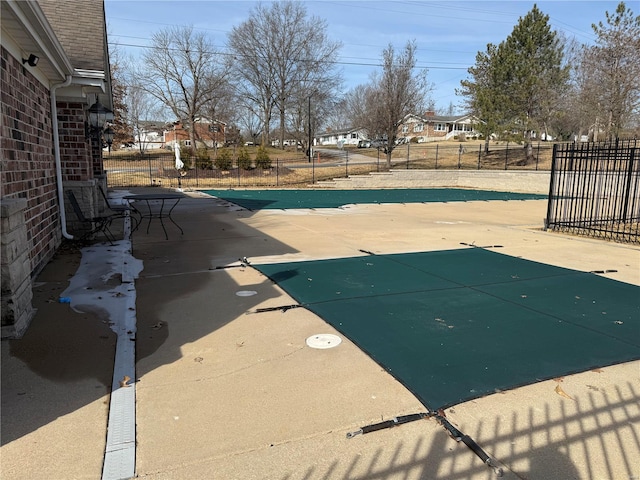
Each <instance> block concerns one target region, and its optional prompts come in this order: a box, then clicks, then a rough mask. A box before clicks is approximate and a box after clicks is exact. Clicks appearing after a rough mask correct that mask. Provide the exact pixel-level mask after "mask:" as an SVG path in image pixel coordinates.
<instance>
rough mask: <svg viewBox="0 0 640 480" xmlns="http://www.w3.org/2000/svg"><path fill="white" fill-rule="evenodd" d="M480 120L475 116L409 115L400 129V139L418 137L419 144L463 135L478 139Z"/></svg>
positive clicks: (427, 113) (431, 113)
mask: <svg viewBox="0 0 640 480" xmlns="http://www.w3.org/2000/svg"><path fill="white" fill-rule="evenodd" d="M479 122H480V120H479V119H478V118H476V117H474V116H473V115H453V116H442V115H436V114H435V112H426V113H425V114H424V115H416V114H410V115H407V116H406V117H405V118H404V119H403V121H402V124H401V125H400V127H399V128H398V138H401V137H404V138H407V139H411V138H414V137H418V142H420V143H422V142H434V141H437V140H449V139H451V138H454V137H456V136H460V135H461V134H463V133H464V134H465V135H466V136H467V137H476V136H478V135H479V132H478V131H477V130H476V129H475V125H477V124H478V123H479Z"/></svg>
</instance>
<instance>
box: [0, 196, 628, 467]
mask: <svg viewBox="0 0 640 480" xmlns="http://www.w3.org/2000/svg"><path fill="white" fill-rule="evenodd" d="M328 194H330V192H328ZM545 210H546V201H517V202H471V203H456V204H454V203H451V204H416V205H371V206H365V205H359V206H352V207H347V208H342V209H327V210H304V211H302V210H298V211H273V210H270V211H257V212H248V211H245V210H241V209H239V208H237V207H234V206H233V205H229V204H227V203H225V202H222V201H218V200H216V199H212V198H210V197H204V196H202V195H201V194H198V193H197V192H192V193H188V198H186V199H184V200H183V201H181V202H180V204H179V205H178V207H177V208H176V210H175V211H174V214H175V218H176V221H177V222H178V223H179V224H180V226H181V227H182V228H183V229H184V235H181V234H180V232H179V231H178V230H177V229H176V228H174V227H173V226H172V225H169V226H167V231H168V233H169V240H165V238H164V233H163V232H162V229H161V228H159V225H155V224H154V225H152V226H151V229H150V233H149V234H146V233H145V231H144V230H139V231H137V232H135V233H134V235H133V256H134V257H135V258H137V259H140V260H142V262H143V266H144V269H143V270H142V272H141V273H140V276H139V278H138V279H137V280H136V281H135V289H136V296H137V302H136V307H135V308H136V320H137V337H136V342H135V343H136V358H137V365H136V369H137V371H136V376H137V379H136V380H137V381H136V384H135V388H136V426H137V431H136V439H137V445H136V475H137V476H138V477H139V478H149V479H182V478H189V479H209V478H216V479H252V478H256V479H257V478H260V479H290V480H293V479H334V478H335V479H346V478H349V479H356V478H359V479H396V478H397V479H401V478H402V479H439V478H441V479H463V478H464V479H488V478H495V475H494V472H493V471H492V470H491V469H490V468H488V467H487V466H486V465H484V464H483V463H482V462H481V461H480V459H479V458H478V457H477V456H476V455H474V454H473V453H472V452H471V451H470V450H469V449H468V448H467V447H466V446H465V445H463V444H462V443H456V441H455V440H453V439H451V438H450V437H449V436H448V435H447V433H446V432H445V430H444V429H443V428H442V427H441V426H440V425H438V424H437V423H436V422H435V421H434V420H429V419H425V420H420V421H417V422H413V423H410V424H406V425H403V426H399V427H396V428H392V429H388V430H382V431H379V432H373V433H370V434H367V435H361V436H356V437H354V438H353V439H347V438H346V433H347V432H351V431H354V430H357V429H358V428H360V427H362V426H364V425H368V424H372V423H376V422H380V421H381V420H388V419H390V418H393V417H395V416H398V415H404V414H410V413H416V412H424V411H425V408H424V406H422V405H421V404H420V403H419V402H418V401H417V400H416V399H415V397H413V395H411V394H410V393H409V392H408V391H407V390H406V389H405V388H404V387H403V386H402V385H401V384H399V383H398V382H397V381H395V380H394V379H393V378H392V377H391V376H390V375H389V374H388V373H387V372H385V371H384V370H383V369H381V368H380V367H379V366H378V365H377V364H375V362H373V361H372V360H371V359H370V358H369V357H368V356H367V355H366V354H365V353H363V352H362V351H360V350H359V349H358V348H356V347H355V346H354V345H353V344H352V343H351V342H349V341H348V340H347V339H344V338H343V342H342V343H341V344H340V345H339V346H338V347H336V348H332V349H326V350H319V349H312V348H309V347H308V346H307V345H306V343H305V340H306V339H307V338H308V337H309V336H311V335H314V334H318V333H333V334H337V332H336V331H335V330H333V329H332V328H331V327H330V326H329V325H327V324H326V323H324V322H323V321H322V320H321V319H319V318H317V317H315V316H314V315H313V314H311V313H310V312H308V311H306V310H304V309H299V308H298V309H291V310H286V311H284V312H283V311H281V310H272V311H266V312H263V313H257V312H256V310H257V309H262V308H268V307H277V306H282V305H290V304H292V303H295V302H294V301H293V300H292V299H291V298H289V297H288V296H287V295H286V294H285V293H283V292H282V291H281V290H280V289H279V288H278V286H277V285H274V284H273V283H271V282H270V281H268V280H267V279H265V278H264V277H263V276H261V275H260V274H259V273H258V272H257V271H255V270H254V269H253V268H251V267H250V266H249V267H247V266H246V265H244V264H243V263H241V262H239V261H238V260H239V259H243V258H245V257H246V258H247V259H248V260H249V261H250V262H255V263H258V262H261V261H285V260H287V261H291V260H295V259H305V260H306V259H316V258H332V257H342V256H354V255H360V254H363V253H362V252H361V250H366V251H370V252H374V253H396V252H411V251H425V250H443V249H453V248H460V247H462V245H461V243H466V244H475V245H478V246H485V245H486V246H488V245H503V248H501V249H500V252H501V253H504V254H507V255H514V256H521V257H523V258H526V259H530V260H534V261H538V262H544V263H549V264H552V265H558V266H562V267H567V268H572V269H577V270H585V271H592V270H615V272H611V273H608V274H607V276H608V277H609V278H613V279H616V280H619V281H623V282H628V283H632V284H636V285H640V249H638V248H637V247H631V246H626V245H619V244H613V243H609V242H603V241H598V240H592V239H586V238H576V237H568V236H563V235H558V234H554V233H550V232H544V231H542V230H541V226H542V225H541V224H542V219H543V217H544V215H545ZM154 227H155V228H154ZM78 261H79V259H78V255H77V254H76V253H74V252H66V253H65V252H62V253H61V254H60V255H59V256H58V257H57V258H56V259H55V260H54V262H52V264H50V265H49V266H48V267H47V269H45V272H43V274H42V275H41V276H40V278H38V282H39V283H38V285H39V286H38V288H36V302H37V307H38V313H37V317H36V319H34V322H33V324H32V326H31V328H30V329H29V331H28V333H27V335H26V336H25V337H24V338H23V339H22V340H19V341H11V342H3V345H2V347H3V348H2V373H3V375H2V449H1V451H0V454H1V472H0V473H1V477H2V478H3V479H22V478H48V479H68V478H92V479H95V478H100V475H101V469H102V459H103V456H104V448H105V438H106V425H107V420H106V419H107V413H108V412H107V406H108V402H109V392H108V388H107V386H108V385H110V384H111V380H112V379H111V375H112V371H113V347H114V344H115V336H114V335H113V333H112V332H111V331H110V329H109V327H108V323H109V320H108V319H107V318H104V314H103V312H99V311H97V312H93V313H92V314H78V313H75V312H73V311H70V310H69V308H68V306H66V305H62V304H59V303H57V302H56V301H55V300H56V299H57V295H58V294H59V292H61V291H63V290H64V289H65V288H66V283H67V281H68V279H69V275H71V274H72V273H73V272H74V268H75V267H77V265H78ZM63 267H64V268H63ZM253 292H255V294H253ZM523 335H526V332H523ZM45 353H46V354H45ZM505 361H514V359H505ZM515 361H517V359H515ZM639 401H640V362H632V363H628V364H623V365H616V366H611V367H605V368H602V369H596V370H593V371H589V372H584V373H582V374H578V375H574V376H571V377H565V378H562V379H556V380H551V381H545V382H540V383H537V384H535V385H531V386H527V387H522V388H519V389H516V390H513V391H508V392H503V393H498V394H496V395H492V396H489V397H485V398H482V399H479V400H475V401H471V402H468V403H466V404H462V405H458V406H456V407H454V408H451V409H448V410H447V411H446V412H444V413H445V414H446V416H447V418H448V419H449V421H451V423H453V424H454V425H455V426H457V427H458V428H460V429H461V430H462V431H463V432H464V433H466V434H468V435H470V436H471V437H472V438H473V439H475V440H476V441H477V442H478V443H479V444H480V446H481V447H482V448H483V449H484V450H485V451H486V452H487V453H488V454H489V455H491V456H492V457H493V458H495V459H496V460H497V461H499V462H500V464H501V466H502V467H503V468H504V471H505V473H504V477H503V478H511V479H515V478H527V479H549V478H563V479H572V478H575V479H591V478H594V479H595V478H611V479H625V480H626V479H631V478H634V477H636V478H640V440H639V439H640V407H639Z"/></svg>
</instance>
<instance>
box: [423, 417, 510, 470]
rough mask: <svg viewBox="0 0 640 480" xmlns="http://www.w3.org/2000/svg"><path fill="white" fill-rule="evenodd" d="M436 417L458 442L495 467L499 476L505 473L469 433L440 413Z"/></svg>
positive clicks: (489, 465) (486, 463) (488, 464)
mask: <svg viewBox="0 0 640 480" xmlns="http://www.w3.org/2000/svg"><path fill="white" fill-rule="evenodd" d="M435 418H436V420H437V421H438V423H440V425H442V426H443V427H444V428H445V429H446V430H447V431H448V432H449V434H450V435H451V436H452V437H453V439H454V440H455V441H456V442H462V443H464V444H465V445H466V446H467V447H469V448H470V449H471V451H472V452H473V453H475V454H476V455H477V456H478V457H479V458H480V460H482V463H484V464H485V465H487V466H488V467H491V468H492V469H493V472H494V473H495V474H496V475H497V476H498V477H501V476H502V473H503V471H502V468H500V467H499V466H498V465H497V464H496V462H495V461H494V460H493V459H492V458H491V457H490V456H489V455H487V454H486V452H485V451H484V450H482V448H480V445H478V444H477V443H476V442H475V441H474V440H473V439H472V438H471V437H470V436H469V435H465V434H464V433H462V432H461V431H460V430H458V429H457V428H456V427H454V426H453V425H451V422H449V420H447V419H446V418H445V417H444V416H442V415H440V414H436V415H435Z"/></svg>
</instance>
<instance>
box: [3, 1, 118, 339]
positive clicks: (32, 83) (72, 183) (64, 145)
mask: <svg viewBox="0 0 640 480" xmlns="http://www.w3.org/2000/svg"><path fill="white" fill-rule="evenodd" d="M0 6H1V12H0V15H1V17H0V18H1V22H2V32H1V37H0V55H1V69H0V82H1V83H0V92H2V96H1V99H0V107H1V110H0V112H1V115H2V118H1V129H0V162H1V166H2V168H1V171H0V179H1V183H0V217H1V221H2V230H1V236H2V242H1V251H0V257H1V262H2V337H19V336H21V335H22V334H23V333H24V331H25V330H26V328H27V326H28V325H29V322H30V321H31V318H32V317H33V313H34V311H33V308H32V306H31V299H32V291H31V289H32V283H31V279H32V278H33V277H35V276H36V275H37V274H38V273H39V272H40V271H41V270H42V268H44V266H45V265H46V264H47V263H48V262H49V260H51V258H52V257H53V255H54V253H55V251H56V250H57V248H58V247H59V246H60V244H61V242H62V238H63V237H67V238H72V237H73V233H74V232H76V233H81V232H78V230H77V228H78V226H79V223H78V222H77V219H76V217H75V215H74V213H73V211H72V210H71V209H67V208H66V207H65V197H66V195H64V191H65V190H68V189H72V190H73V191H74V192H75V194H76V197H77V198H78V199H79V200H80V203H81V205H82V208H83V209H84V211H85V213H86V214H87V215H92V216H93V215H96V214H98V213H99V211H100V210H101V209H102V208H103V204H102V202H101V201H99V199H100V197H99V195H100V193H99V191H98V185H103V186H106V178H105V175H104V170H103V164H102V148H101V147H102V140H101V139H99V138H98V137H97V136H92V135H89V134H88V129H87V125H88V124H87V118H88V117H87V109H88V108H89V107H90V106H91V105H92V104H93V103H95V102H96V100H99V101H100V103H101V104H103V105H104V106H106V107H107V108H109V109H111V108H112V96H111V81H110V69H109V56H108V49H107V36H106V24H105V14H104V3H103V1H102V0H91V1H86V0H39V1H8V0H0Z"/></svg>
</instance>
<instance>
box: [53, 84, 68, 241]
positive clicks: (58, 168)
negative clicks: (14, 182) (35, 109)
mask: <svg viewBox="0 0 640 480" xmlns="http://www.w3.org/2000/svg"><path fill="white" fill-rule="evenodd" d="M71 79H72V77H71V75H67V78H66V80H65V81H64V82H62V83H55V84H53V85H51V91H50V94H51V124H52V126H53V152H54V157H55V160H56V179H57V184H58V204H59V205H60V224H61V225H60V226H61V227H62V236H63V237H64V238H66V239H68V240H73V235H71V234H70V233H69V232H67V214H66V212H65V209H64V192H63V188H62V165H61V163H60V137H59V136H58V106H57V104H56V90H57V89H58V88H60V87H68V86H69V85H71Z"/></svg>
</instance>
